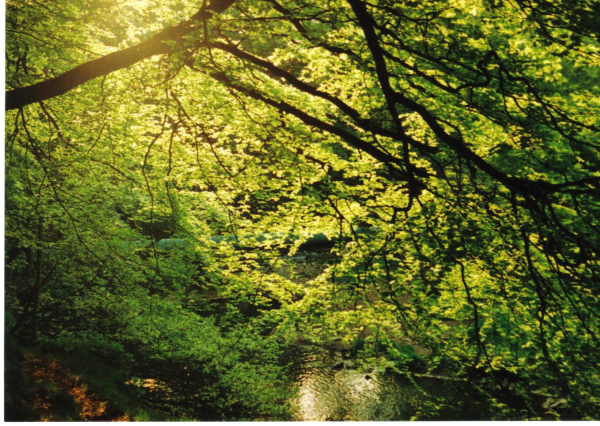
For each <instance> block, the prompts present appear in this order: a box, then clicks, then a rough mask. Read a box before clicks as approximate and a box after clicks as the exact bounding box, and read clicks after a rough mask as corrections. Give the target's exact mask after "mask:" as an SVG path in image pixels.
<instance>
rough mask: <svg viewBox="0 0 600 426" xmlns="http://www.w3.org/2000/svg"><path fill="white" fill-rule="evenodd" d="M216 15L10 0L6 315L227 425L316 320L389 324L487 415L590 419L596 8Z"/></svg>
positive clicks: (280, 404) (270, 391)
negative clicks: (89, 73)
mask: <svg viewBox="0 0 600 426" xmlns="http://www.w3.org/2000/svg"><path fill="white" fill-rule="evenodd" d="M67 3H68V4H67ZM198 7H199V5H198V4H194V3H193V2H180V1H179V2H176V1H166V2H165V1H161V2H155V1H151V0H148V1H144V2H133V1H129V2H128V1H125V2H118V4H117V3H116V2H112V1H108V0H107V1H104V0H102V1H97V2H92V4H91V5H90V6H89V7H85V8H84V7H79V5H78V4H77V2H59V3H57V4H56V5H53V7H52V9H50V8H48V7H46V6H44V5H41V4H40V3H39V2H37V1H33V0H32V1H19V2H13V1H9V2H8V3H7V33H8V38H7V58H8V59H7V84H8V86H9V87H10V88H11V90H9V92H8V93H7V96H8V98H7V99H8V100H9V101H8V105H9V108H10V105H16V104H11V102H13V101H12V99H17V98H18V97H19V96H21V94H23V93H25V92H24V91H23V90H25V89H23V88H24V87H28V86H30V85H32V86H31V88H33V89H27V90H29V92H27V93H29V94H28V95H27V96H32V97H31V99H32V100H31V102H29V103H28V104H25V105H23V106H22V107H20V108H14V109H12V110H10V111H9V112H7V115H6V132H7V134H6V156H7V159H6V187H7V191H6V192H7V197H6V229H5V232H6V247H7V255H6V265H7V280H6V281H7V284H6V301H7V312H8V315H9V316H10V321H7V326H8V332H9V333H12V334H16V335H20V336H24V337H25V336H26V337H28V338H30V339H31V340H32V341H33V342H36V343H39V344H41V345H42V346H45V347H48V348H50V347H51V345H52V344H54V345H55V346H58V347H66V348H73V349H81V348H83V347H86V348H87V350H88V351H90V352H93V353H95V354H98V355H101V356H102V357H104V358H108V359H114V360H118V365H119V368H121V369H123V370H124V371H129V372H131V373H132V374H151V375H154V376H156V377H158V376H161V375H162V376H165V377H168V379H167V382H169V383H170V386H171V387H178V388H179V389H180V391H178V392H180V395H181V396H182V398H184V400H185V404H186V405H187V406H188V407H192V411H194V410H195V412H196V413H206V412H208V411H206V410H207V407H208V408H210V412H212V413H215V415H214V418H215V419H217V418H236V419H239V418H286V416H287V415H288V414H286V413H287V408H286V405H285V403H284V401H285V398H286V396H287V393H286V392H283V391H282V390H281V389H287V388H288V384H287V383H286V379H285V376H284V374H283V370H280V366H279V364H278V359H279V357H278V354H279V351H280V350H281V349H282V348H281V347H282V346H285V343H283V342H290V341H294V339H297V338H298V336H299V335H301V336H302V338H305V339H310V340H312V341H314V342H319V343H325V344H327V343H328V342H331V341H333V340H335V339H343V340H344V341H345V342H346V343H348V344H352V342H353V341H354V339H355V338H358V337H360V338H364V336H374V337H368V338H367V339H366V342H367V343H369V342H371V343H373V345H375V346H376V345H377V343H376V342H377V341H378V340H380V341H382V342H388V343H389V344H388V346H389V351H390V354H392V355H390V356H394V354H395V356H396V357H397V358H398V359H400V360H401V359H403V358H407V359H413V360H418V364H419V369H421V370H424V371H426V372H427V373H431V374H444V375H447V376H452V377H457V378H466V379H468V380H469V381H471V383H472V385H473V388H474V389H477V390H478V392H479V393H480V396H481V397H483V398H485V399H486V401H487V404H489V406H490V407H491V408H490V413H491V414H490V417H491V418H503V419H516V418H524V419H535V418H554V417H560V416H563V417H565V416H566V417H575V418H581V419H589V418H597V417H598V408H597V407H598V392H599V391H600V389H599V384H600V376H599V375H598V363H599V362H600V359H599V358H598V353H600V351H599V350H598V332H599V319H598V312H599V310H598V307H599V300H598V295H599V290H600V289H599V288H598V283H599V282H600V279H599V277H600V270H599V267H600V265H599V262H598V252H599V250H600V244H599V233H598V230H599V226H600V223H599V222H598V217H600V211H599V209H598V187H599V184H600V175H599V169H598V165H599V164H600V163H599V161H598V148H599V146H598V133H599V132H598V126H599V125H600V123H599V121H598V117H599V116H600V104H599V102H598V99H600V96H599V95H600V93H599V87H598V85H597V77H598V70H599V66H600V61H599V59H600V58H599V54H600V53H599V50H600V44H599V40H598V36H597V33H596V32H595V31H594V29H595V28H597V27H598V26H599V25H600V22H599V21H598V12H599V11H598V8H597V6H596V5H595V4H593V3H592V2H589V4H588V2H585V1H584V2H573V1H567V0H564V1H555V2H546V1H542V2H538V3H536V4H533V3H527V2H522V1H520V0H517V1H515V2H505V1H477V0H467V1H464V0H460V1H459V0H453V1H444V2H420V3H418V2H411V1H407V2H395V1H387V0H378V1H374V2H364V1H362V0H348V1H341V0H333V1H328V2H326V3H323V4H321V3H318V4H317V3H314V2H305V1H302V0H300V1H298V0H289V1H288V0H285V1H279V0H268V1H261V2H258V1H254V0H239V1H236V2H235V3H233V4H232V2H228V1H225V0H220V1H215V2H213V3H211V4H210V5H208V6H203V7H202V8H201V9H200V11H199V12H198V10H197V8H198ZM211 8H212V9H211ZM196 12H197V13H196ZM194 13H196V14H195V15H194ZM192 15H193V16H194V18H189V17H190V16H192ZM109 17H110V19H109ZM168 25H172V27H169V28H170V29H169V28H168V29H167V30H162V29H163V28H165V27H166V26H168ZM135 46H142V47H143V49H147V52H148V53H147V54H144V55H146V56H144V57H143V58H140V59H139V60H138V59H135V60H133V59H131V58H132V56H131V55H134V54H133V53H130V52H132V51H130V50H127V49H128V48H132V49H133V50H135V49H136V47H135ZM142 47H139V49H142ZM139 49H138V50H139ZM144 52H146V50H144ZM103 55H104V56H103ZM111 55H112V56H111ZM114 55H117V56H114ZM119 55H120V56H119ZM115 58H119V59H115ZM127 58H129V59H130V62H131V63H132V65H131V66H128V67H127V68H124V66H121V65H120V63H119V62H118V61H120V60H124V61H126V60H127ZM136 58H137V57H136ZM93 59H95V60H96V61H97V62H95V64H97V66H98V67H99V68H98V69H104V68H102V67H106V69H107V70H108V71H106V73H104V74H103V75H102V76H101V77H99V78H96V79H89V78H87V77H85V76H83V77H81V75H80V74H77V75H78V76H79V77H77V78H80V77H81V80H73V82H71V83H70V84H71V86H73V87H70V88H68V89H64V90H63V92H65V93H64V94H61V95H60V96H57V95H48V94H49V93H51V91H49V90H50V89H52V88H53V87H54V88H56V87H57V86H58V85H60V84H62V83H60V81H59V80H52V78H53V77H55V76H58V75H59V74H62V73H64V72H67V71H68V70H70V69H73V67H75V66H76V65H80V64H86V63H87V64H89V63H91V62H90V61H91V60H93ZM141 59H143V60H141ZM88 80H89V81H88ZM35 84H39V85H38V86H36V85H35ZM36 88H39V89H36ZM61 93H62V92H61ZM36 96H37V97H36ZM23 99H25V98H23ZM27 99H29V98H27ZM317 234H322V236H324V237H326V239H325V238H323V240H326V241H329V242H331V241H335V244H334V247H333V248H332V249H331V252H330V254H329V255H327V259H328V260H327V262H325V263H326V264H325V265H323V267H322V268H321V270H320V271H319V272H318V273H316V274H315V275H313V276H311V277H309V278H308V279H303V280H300V279H298V277H293V276H286V275H285V274H282V273H281V272H280V270H281V268H284V267H285V266H286V262H288V263H289V261H288V260H286V258H284V257H282V255H287V256H293V255H295V254H296V253H297V251H298V250H299V248H300V247H301V246H302V244H303V243H304V242H306V241H307V240H308V239H309V238H311V237H312V236H314V235H317ZM290 236H293V238H292V237H290ZM371 338H372V339H373V340H372V341H371V340H370V339H371ZM51 342H54V343H51ZM365 345H366V343H365ZM408 345H412V346H408ZM375 346H374V348H375ZM413 346H414V347H418V348H420V354H419V355H418V357H417V355H416V354H414V355H413V353H414V352H413V353H409V352H410V351H408V349H407V348H412V347H413ZM365 348H366V346H365ZM375 349H376V348H375ZM378 352H379V350H375V353H378ZM421 354H426V355H425V356H426V359H425V360H424V361H423V360H422V359H421V356H422V355H421ZM373 362H375V360H374V359H373ZM415 363H417V362H415ZM405 364H406V363H405ZM408 364H410V363H408ZM398 365H402V362H401V361H399V364H398ZM423 365H424V366H423ZM136 368H137V369H138V370H140V371H134V370H135V369H136ZM141 370H143V371H141ZM409 370H410V368H409ZM407 371H408V370H407ZM188 375H189V376H188ZM187 377H189V379H188V378H187ZM259 383H260V384H261V385H258V384H259ZM539 394H542V395H547V396H548V397H552V398H564V399H565V400H566V401H567V405H568V409H567V410H563V411H560V410H557V409H555V408H553V407H551V406H548V405H547V406H545V407H543V408H540V407H539V406H537V405H536V403H535V398H536V397H535V396H534V395H539ZM507 398H509V399H510V398H513V399H514V398H517V399H518V398H520V401H521V402H520V403H518V404H515V403H512V404H507V403H506V402H502V401H506V400H507ZM445 403H447V401H446V402H445ZM445 403H444V402H442V404H441V405H438V406H436V405H435V404H434V405H433V406H432V407H431V410H432V412H431V413H423V415H422V418H432V417H433V418H435V415H436V414H435V413H436V410H438V408H439V407H442V406H443V407H447V405H449V404H446V405H444V404H445ZM436 407H437V408H436ZM444 409H445V408H444ZM440 410H441V411H439V412H440V413H444V411H443V410H442V409H440Z"/></svg>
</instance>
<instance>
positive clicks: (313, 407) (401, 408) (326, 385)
mask: <svg viewBox="0 0 600 426" xmlns="http://www.w3.org/2000/svg"><path fill="white" fill-rule="evenodd" d="M293 374H294V377H295V379H296V383H297V385H298V387H299V392H298V396H297V397H296V398H295V399H294V400H293V401H292V403H293V405H294V406H295V414H294V419H293V420H298V421H325V420H358V421H361V420H408V419H410V417H411V416H413V415H414V414H415V413H416V409H417V407H418V406H419V405H420V403H422V401H423V397H422V393H421V391H419V390H418V389H417V388H416V387H415V386H413V385H412V384H411V383H410V382H408V381H407V380H402V379H401V378H400V377H398V376H397V375H395V374H392V373H386V372H385V371H377V370H371V371H366V372H365V371H361V370H359V369H355V368H354V362H353V361H351V360H344V359H343V357H342V356H341V354H340V353H339V352H337V353H336V352H333V351H326V350H321V349H318V348H306V347H301V348H300V349H299V353H298V354H297V356H296V360H295V361H294V371H293Z"/></svg>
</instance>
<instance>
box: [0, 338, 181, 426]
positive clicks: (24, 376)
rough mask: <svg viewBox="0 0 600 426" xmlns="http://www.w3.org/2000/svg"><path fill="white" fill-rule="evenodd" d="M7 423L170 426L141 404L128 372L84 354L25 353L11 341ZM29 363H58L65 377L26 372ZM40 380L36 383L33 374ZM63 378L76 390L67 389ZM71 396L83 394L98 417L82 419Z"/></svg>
mask: <svg viewBox="0 0 600 426" xmlns="http://www.w3.org/2000/svg"><path fill="white" fill-rule="evenodd" d="M5 348H6V349H5V385H4V386H5V387H4V395H5V401H4V402H5V420H6V421H83V420H100V421H111V420H126V421H172V420H176V419H174V418H172V417H170V416H168V415H166V414H164V413H161V412H158V411H156V410H153V409H151V408H150V407H148V406H147V404H146V403H145V402H144V401H143V400H142V399H141V391H140V390H138V389H137V388H136V387H134V386H130V385H127V384H126V382H127V380H128V374H127V372H126V371H123V370H121V369H118V368H115V366H114V365H113V364H111V363H110V362H107V361H106V360H103V359H102V358H101V357H98V356H96V355H93V354H89V353H85V352H82V351H68V352H51V351H48V350H43V349H42V348H40V347H24V346H21V345H19V344H18V343H17V342H16V340H15V339H13V338H10V337H7V339H6V346H5ZM27 359H36V360H38V362H39V364H41V365H48V364H49V363H54V365H58V366H59V367H58V369H59V371H60V372H61V374H59V375H58V377H56V376H57V375H55V377H50V376H49V375H48V374H43V373H42V374H40V371H35V368H31V367H29V368H26V367H25V365H26V363H27ZM35 373H37V374H39V376H38V377H37V378H36V377H34V374H35ZM65 378H67V379H66V380H68V381H69V382H70V383H71V384H72V386H67V385H65V383H64V381H65ZM73 392H84V393H85V394H86V395H87V396H88V399H89V398H91V399H92V400H93V401H94V402H96V403H97V404H99V405H102V406H103V407H105V408H103V410H102V413H101V414H100V415H99V416H97V417H91V418H89V416H88V417H87V418H86V417H84V416H83V415H82V405H81V403H78V402H77V400H76V398H75V397H74V396H73V394H72V393H73Z"/></svg>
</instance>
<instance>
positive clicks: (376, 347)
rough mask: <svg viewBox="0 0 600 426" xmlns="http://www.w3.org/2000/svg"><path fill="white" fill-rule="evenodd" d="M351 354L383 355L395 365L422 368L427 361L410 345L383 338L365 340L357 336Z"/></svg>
mask: <svg viewBox="0 0 600 426" xmlns="http://www.w3.org/2000/svg"><path fill="white" fill-rule="evenodd" d="M352 354H353V355H354V356H369V355H376V356H384V357H385V358H386V359H387V360H388V361H391V362H393V363H394V364H396V365H397V366H407V367H409V368H414V369H418V368H422V367H424V366H425V364H426V363H427V361H426V359H425V358H423V357H422V356H421V355H419V354H418V353H417V352H416V351H415V348H414V347H413V346H412V345H409V344H403V343H397V342H392V341H390V340H384V339H377V340H376V341H365V339H364V338H362V337H357V338H356V339H354V341H353V343H352Z"/></svg>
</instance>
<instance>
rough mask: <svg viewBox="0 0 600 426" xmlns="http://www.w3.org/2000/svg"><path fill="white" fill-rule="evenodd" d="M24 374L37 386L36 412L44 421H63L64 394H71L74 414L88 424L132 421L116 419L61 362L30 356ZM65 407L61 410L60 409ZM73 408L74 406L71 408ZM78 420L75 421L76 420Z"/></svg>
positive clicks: (124, 416) (34, 388)
mask: <svg viewBox="0 0 600 426" xmlns="http://www.w3.org/2000/svg"><path fill="white" fill-rule="evenodd" d="M22 366H23V370H24V371H25V373H26V374H27V375H28V376H29V378H30V383H31V384H32V385H33V386H32V388H30V389H29V390H30V393H31V395H33V401H32V402H33V410H35V411H36V412H37V413H38V414H39V417H40V420H41V421H54V420H58V419H59V418H61V417H63V412H64V409H65V407H64V402H65V401H64V398H60V397H59V398H57V396H59V395H60V394H63V395H64V394H65V393H66V394H68V395H70V396H71V397H72V398H73V402H74V403H75V405H74V406H73V407H72V408H75V410H72V411H75V413H74V414H76V415H77V417H79V418H81V420H84V421H117V422H118V421H123V422H126V421H130V420H131V419H130V417H129V415H128V414H122V415H113V416H111V415H110V414H109V413H108V412H107V405H108V401H104V400H102V398H101V397H99V396H98V395H96V394H95V393H93V392H91V391H90V390H89V387H88V385H87V384H85V383H83V382H82V381H81V376H78V375H75V374H73V373H72V372H71V371H70V370H69V369H67V368H66V367H64V366H63V365H61V363H60V362H59V360H58V359H56V358H50V359H43V358H41V357H36V356H35V355H33V354H32V353H26V354H25V356H24V359H23V361H22ZM59 405H61V406H59ZM70 405H72V404H70ZM74 420H75V419H74Z"/></svg>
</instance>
